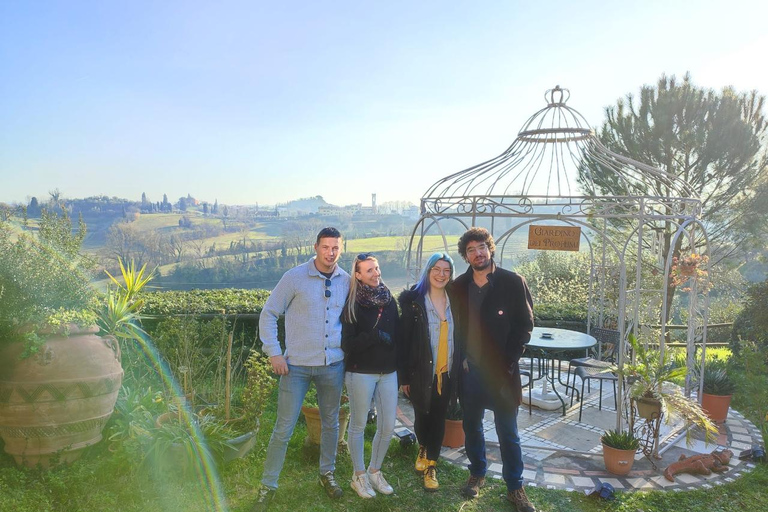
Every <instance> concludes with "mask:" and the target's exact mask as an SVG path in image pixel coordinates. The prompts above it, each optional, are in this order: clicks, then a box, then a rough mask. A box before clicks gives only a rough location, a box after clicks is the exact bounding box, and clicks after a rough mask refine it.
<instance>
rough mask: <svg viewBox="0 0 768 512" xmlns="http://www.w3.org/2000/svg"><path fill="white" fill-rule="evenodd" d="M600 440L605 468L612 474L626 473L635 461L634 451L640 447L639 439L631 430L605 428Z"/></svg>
mask: <svg viewBox="0 0 768 512" xmlns="http://www.w3.org/2000/svg"><path fill="white" fill-rule="evenodd" d="M600 442H602V443H603V461H605V469H607V470H608V472H609V473H613V474H614V475H627V474H629V472H630V471H631V470H632V465H633V464H634V463H635V453H637V450H638V449H639V448H640V441H639V440H638V439H637V438H636V437H635V436H634V434H633V433H632V432H631V431H627V432H623V431H620V430H607V431H606V432H605V433H604V434H603V435H602V437H600Z"/></svg>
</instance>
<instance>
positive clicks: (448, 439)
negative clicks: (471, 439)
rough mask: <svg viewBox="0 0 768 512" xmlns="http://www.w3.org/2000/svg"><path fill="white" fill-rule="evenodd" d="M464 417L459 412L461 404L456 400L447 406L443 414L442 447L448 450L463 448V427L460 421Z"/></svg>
mask: <svg viewBox="0 0 768 512" xmlns="http://www.w3.org/2000/svg"><path fill="white" fill-rule="evenodd" d="M463 418H464V416H463V415H462V411H461V404H460V403H459V401H458V400H456V401H455V402H452V403H451V404H449V405H448V409H447V411H446V414H445V434H444V435H443V446H447V447H448V448H460V447H462V446H464V427H463V425H462V420H463Z"/></svg>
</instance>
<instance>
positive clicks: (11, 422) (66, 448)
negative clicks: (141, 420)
mask: <svg viewBox="0 0 768 512" xmlns="http://www.w3.org/2000/svg"><path fill="white" fill-rule="evenodd" d="M97 332H98V328H97V327H95V326H93V327H89V328H77V327H76V326H70V328H69V335H68V336H64V335H51V336H48V337H47V338H46V340H45V342H44V344H43V345H42V346H41V347H40V350H39V351H38V353H36V354H35V355H33V356H31V357H28V358H26V359H21V358H20V355H21V353H22V351H23V350H24V346H23V344H22V343H21V342H18V343H10V344H7V345H5V346H3V347H2V348H0V436H2V438H3V441H5V451H6V452H7V453H9V454H10V455H12V456H13V458H14V459H16V462H17V463H18V464H23V465H25V466H29V467H33V466H36V465H37V464H40V465H41V466H43V467H49V466H51V465H52V464H53V463H63V462H71V461H74V460H76V459H77V458H78V457H79V456H80V454H81V453H82V451H83V449H85V448H87V447H88V446H91V445H93V444H96V443H98V442H99V441H100V440H101V431H102V429H103V428H104V425H105V424H106V423H107V420H108V419H109V417H110V415H111V414H112V411H113V410H114V407H115V402H116V401H117V394H118V392H119V390H120V385H121V383H122V379H123V368H122V366H121V365H120V356H119V353H120V352H119V346H118V344H117V341H116V340H115V339H114V338H112V337H109V336H107V337H100V336H97V335H96V333H97Z"/></svg>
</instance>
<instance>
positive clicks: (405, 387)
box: [400, 384, 411, 398]
mask: <svg viewBox="0 0 768 512" xmlns="http://www.w3.org/2000/svg"><path fill="white" fill-rule="evenodd" d="M400 390H401V391H402V392H403V394H404V395H405V396H407V397H409V398H410V396H411V385H410V384H405V385H403V386H400Z"/></svg>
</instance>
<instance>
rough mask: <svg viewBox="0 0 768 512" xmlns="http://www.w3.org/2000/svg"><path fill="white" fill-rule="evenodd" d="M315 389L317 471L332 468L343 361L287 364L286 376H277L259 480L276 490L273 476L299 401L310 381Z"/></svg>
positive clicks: (280, 466) (277, 471) (280, 462)
mask: <svg viewBox="0 0 768 512" xmlns="http://www.w3.org/2000/svg"><path fill="white" fill-rule="evenodd" d="M312 382H314V383H315V388H317V404H318V406H319V407H320V422H321V424H322V431H321V434H320V472H321V473H325V472H327V471H333V470H334V469H336V448H337V445H338V442H339V401H340V400H341V389H342V386H343V384H344V362H343V361H339V362H336V363H333V364H331V365H328V366H293V365H290V364H289V365H288V375H283V376H281V377H280V387H279V390H278V396H277V420H276V421H275V428H274V430H273V431H272V437H270V438H269V447H267V457H266V461H265V462H264V474H263V475H262V476H261V483H262V484H264V485H265V486H267V487H269V488H270V489H277V479H278V478H279V477H280V471H281V470H282V469H283V463H284V462H285V452H286V450H287V449H288V441H290V440H291V436H292V435H293V429H294V428H295V427H296V420H298V419H299V413H300V412H301V404H302V402H304V395H306V394H307V390H308V389H309V385H310V383H312Z"/></svg>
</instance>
